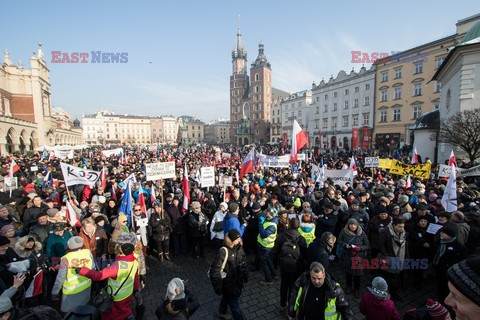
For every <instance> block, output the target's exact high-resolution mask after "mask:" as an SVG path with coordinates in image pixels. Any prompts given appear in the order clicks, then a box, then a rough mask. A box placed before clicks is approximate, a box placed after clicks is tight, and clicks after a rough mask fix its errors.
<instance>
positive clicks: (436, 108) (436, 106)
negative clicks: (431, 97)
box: [433, 102, 440, 110]
mask: <svg viewBox="0 0 480 320" xmlns="http://www.w3.org/2000/svg"><path fill="white" fill-rule="evenodd" d="M439 107H440V104H439V103H438V102H435V103H434V104H433V110H438V108H439Z"/></svg>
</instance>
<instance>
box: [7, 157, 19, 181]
mask: <svg viewBox="0 0 480 320" xmlns="http://www.w3.org/2000/svg"><path fill="white" fill-rule="evenodd" d="M11 159H12V161H11V162H10V173H9V177H13V174H14V173H15V172H17V171H18V170H20V167H19V166H18V164H17V163H16V162H15V159H13V157H12V158H11Z"/></svg>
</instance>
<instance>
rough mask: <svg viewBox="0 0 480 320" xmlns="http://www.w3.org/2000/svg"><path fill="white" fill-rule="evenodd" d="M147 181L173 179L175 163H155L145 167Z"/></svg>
mask: <svg viewBox="0 0 480 320" xmlns="http://www.w3.org/2000/svg"><path fill="white" fill-rule="evenodd" d="M145 173H146V176H147V181H153V180H159V179H170V178H175V177H176V176H175V162H155V163H147V164H146V165H145Z"/></svg>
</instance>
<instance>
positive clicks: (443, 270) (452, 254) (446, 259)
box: [433, 239, 467, 275]
mask: <svg viewBox="0 0 480 320" xmlns="http://www.w3.org/2000/svg"><path fill="white" fill-rule="evenodd" d="M439 247H440V243H437V244H436V250H435V253H437V251H438V250H439ZM466 257H467V249H466V248H465V247H464V246H463V245H461V244H460V243H459V242H458V240H456V239H455V240H454V241H453V242H450V243H447V244H446V248H445V253H444V254H443V255H442V256H441V257H440V259H439V261H438V262H437V263H436V264H435V260H434V265H433V267H434V268H435V271H436V273H437V275H438V274H442V275H446V274H447V270H448V268H450V267H451V266H453V265H454V264H455V263H457V262H460V261H461V260H463V259H465V258H466ZM434 259H435V257H434Z"/></svg>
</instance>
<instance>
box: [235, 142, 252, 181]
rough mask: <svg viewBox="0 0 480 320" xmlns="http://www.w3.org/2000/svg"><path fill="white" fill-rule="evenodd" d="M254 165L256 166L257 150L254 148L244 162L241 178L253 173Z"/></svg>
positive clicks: (241, 168) (241, 167)
mask: <svg viewBox="0 0 480 320" xmlns="http://www.w3.org/2000/svg"><path fill="white" fill-rule="evenodd" d="M254 165H255V149H253V148H252V150H250V152H249V153H248V154H247V155H246V156H245V158H243V160H242V164H241V166H240V176H239V177H240V178H243V177H244V176H245V175H247V174H248V173H250V172H253V170H254ZM237 181H238V180H237Z"/></svg>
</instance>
